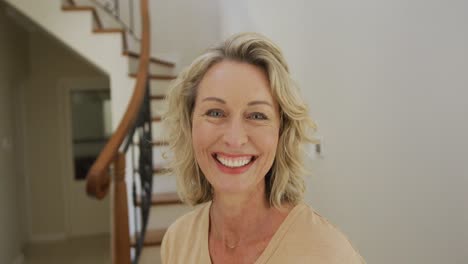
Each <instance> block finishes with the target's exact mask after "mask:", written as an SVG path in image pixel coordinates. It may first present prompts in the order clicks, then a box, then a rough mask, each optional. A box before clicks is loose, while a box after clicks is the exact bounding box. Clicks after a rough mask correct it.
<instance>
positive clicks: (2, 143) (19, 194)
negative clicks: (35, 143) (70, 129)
mask: <svg viewBox="0 0 468 264" xmlns="http://www.w3.org/2000/svg"><path fill="white" fill-rule="evenodd" d="M28 41H29V40H28V34H27V32H25V31H24V30H23V29H21V28H20V27H18V26H17V25H16V23H14V21H12V19H11V18H10V17H8V16H7V14H6V8H5V6H4V4H3V3H1V2H0V208H1V210H0V234H1V235H0V263H13V261H15V260H17V259H18V258H20V256H21V254H22V246H23V244H24V242H25V239H26V234H27V228H26V224H25V221H24V219H25V200H24V195H25V190H24V175H23V174H22V173H23V172H22V170H21V168H20V167H19V166H20V165H21V162H22V157H21V156H22V152H21V132H22V131H21V130H20V129H19V128H20V125H21V124H19V123H18V122H17V120H18V114H19V113H18V112H17V110H18V109H17V105H16V104H17V102H18V96H19V93H18V90H19V89H20V87H21V85H22V81H23V79H24V77H25V76H26V75H27V70H28V56H27V54H28Z"/></svg>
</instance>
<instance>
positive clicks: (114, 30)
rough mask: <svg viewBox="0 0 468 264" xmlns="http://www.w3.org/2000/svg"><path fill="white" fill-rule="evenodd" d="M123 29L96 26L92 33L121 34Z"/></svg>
mask: <svg viewBox="0 0 468 264" xmlns="http://www.w3.org/2000/svg"><path fill="white" fill-rule="evenodd" d="M124 32H125V30H123V29H121V28H97V29H93V33H120V34H123V33H124Z"/></svg>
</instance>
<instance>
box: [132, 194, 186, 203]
mask: <svg viewBox="0 0 468 264" xmlns="http://www.w3.org/2000/svg"><path fill="white" fill-rule="evenodd" d="M181 203H182V201H181V200H180V198H179V195H177V193H176V192H167V193H155V194H153V195H152V197H151V205H168V204H181ZM136 205H137V206H141V199H140V197H138V198H137V200H136Z"/></svg>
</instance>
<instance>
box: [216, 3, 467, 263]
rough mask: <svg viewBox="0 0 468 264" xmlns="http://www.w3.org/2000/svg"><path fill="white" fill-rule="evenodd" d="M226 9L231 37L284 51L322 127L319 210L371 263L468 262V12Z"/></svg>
mask: <svg viewBox="0 0 468 264" xmlns="http://www.w3.org/2000/svg"><path fill="white" fill-rule="evenodd" d="M221 5H222V8H221V10H222V13H223V14H224V15H223V17H222V20H221V24H222V25H223V28H222V31H221V32H222V35H223V36H227V35H230V34H231V33H234V32H238V31H244V30H252V31H258V32H261V33H264V34H266V35H268V36H269V37H271V38H272V39H273V40H274V41H275V42H277V43H278V44H279V45H280V46H281V47H282V48H283V50H284V53H285V54H286V57H287V59H288V61H289V63H290V66H291V69H292V74H293V76H294V77H295V79H296V80H297V81H298V82H299V84H300V86H301V87H302V89H303V93H304V94H305V97H306V99H307V101H308V103H309V105H310V108H311V114H312V115H313V117H314V118H315V120H317V122H318V125H319V134H320V135H322V136H323V137H324V154H325V157H324V159H322V160H316V161H313V166H312V167H313V175H312V177H310V178H309V180H308V182H309V183H308V187H309V188H308V189H309V194H308V196H307V201H308V202H309V203H310V204H312V206H313V207H315V208H316V209H317V210H318V211H320V212H322V213H323V214H324V215H325V216H327V217H328V218H329V219H330V220H331V221H332V222H333V223H335V224H336V225H337V226H339V227H340V228H341V229H342V230H343V231H344V232H345V233H346V234H347V235H348V236H349V238H350V239H351V240H352V241H353V244H354V245H355V246H356V247H357V248H358V249H359V251H360V253H361V254H362V255H363V256H364V257H365V259H366V260H367V261H368V263H379V264H385V263H389V264H390V263H408V264H416V263H418V264H419V263H421V264H422V263H425V264H428V263H466V259H468V251H467V250H466V248H467V247H468V228H467V227H466V224H467V223H468V195H467V194H466V190H465V189H466V186H468V169H467V168H466V166H465V165H466V163H467V162H468V154H467V149H468V139H467V138H466V135H468V123H467V122H466V120H467V116H468V103H467V99H466V98H468V89H466V88H467V87H468V77H467V76H468V74H467V73H468V51H467V49H466V47H468V31H467V30H466V25H468V16H467V15H466V10H468V2H466V1H465V2H463V1H441V0H430V1H403V0H400V1H371V0H361V1H305V0H303V1H301V0H294V1H289V2H287V3H286V2H284V1H280V0H268V1H267V0H258V1H246V0H244V1H237V2H236V4H233V3H232V1H227V0H224V1H221ZM233 6H234V7H233ZM245 21H248V23H246V22H245Z"/></svg>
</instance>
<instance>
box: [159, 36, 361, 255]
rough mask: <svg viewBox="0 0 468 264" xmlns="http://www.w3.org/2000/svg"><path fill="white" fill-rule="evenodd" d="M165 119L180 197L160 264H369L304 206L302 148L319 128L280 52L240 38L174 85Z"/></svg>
mask: <svg viewBox="0 0 468 264" xmlns="http://www.w3.org/2000/svg"><path fill="white" fill-rule="evenodd" d="M168 103H169V104H168V111H167V113H166V115H165V121H166V125H167V127H168V129H169V135H170V136H169V142H170V146H171V149H172V151H173V152H174V159H173V162H172V164H171V166H172V169H173V171H174V173H175V174H176V175H177V177H178V190H179V194H180V196H181V198H182V199H183V200H184V201H185V202H187V203H189V204H192V205H199V206H197V207H196V208H195V209H194V210H193V211H192V212H190V213H188V214H187V215H184V216H183V217H181V218H180V219H178V220H177V221H176V222H175V223H174V224H172V225H171V227H170V228H169V229H168V231H167V233H166V235H165V237H164V240H163V243H162V246H161V256H162V260H163V263H166V264H169V263H170V264H177V263H184V264H186V263H214V264H217V263H223V264H226V263H256V264H261V263H262V264H263V263H268V264H276V263H278V264H279V263H281V264H284V263H364V260H363V259H362V257H361V256H360V255H359V254H358V253H357V252H356V251H355V250H354V249H353V247H352V246H351V244H350V242H349V241H348V240H347V239H346V237H345V236H344V235H343V234H342V233H340V232H339V231H338V230H337V229H336V228H335V227H334V226H333V225H331V224H330V223H329V222H327V220H326V219H324V218H323V217H321V216H320V215H318V214H317V213H316V212H315V211H314V210H313V209H312V208H310V207H309V206H307V205H305V204H304V203H303V201H302V200H303V194H304V190H305V185H304V181H303V178H302V175H303V164H302V160H301V156H302V151H301V146H303V144H304V143H307V142H311V141H312V139H311V138H310V137H309V135H308V133H310V132H312V131H313V130H315V124H314V123H313V122H312V121H311V119H310V118H309V116H308V110H307V107H306V105H305V103H304V101H303V100H302V99H301V96H300V95H299V92H298V89H297V87H295V86H294V84H293V81H292V80H291V79H290V76H289V71H288V66H287V64H286V61H285V60H284V58H283V55H282V54H281V52H280V50H279V48H278V47H277V46H276V45H275V44H273V43H272V42H271V41H270V40H268V39H267V38H265V37H264V36H262V35H259V34H255V33H242V34H238V35H234V36H232V37H231V38H229V39H228V40H226V41H225V42H224V43H222V44H221V45H220V46H218V47H215V48H213V49H210V50H208V51H207V52H206V53H204V54H203V55H201V56H200V57H198V58H197V59H196V60H195V61H194V62H193V63H192V65H191V66H190V67H188V69H186V70H185V71H184V72H183V73H182V74H181V75H180V76H179V78H178V79H177V80H176V82H175V84H174V86H173V87H172V89H171V91H170V92H169V95H168Z"/></svg>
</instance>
